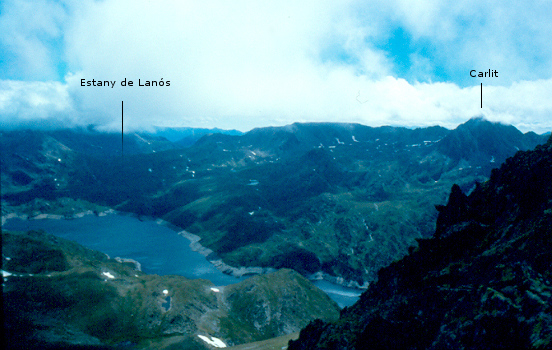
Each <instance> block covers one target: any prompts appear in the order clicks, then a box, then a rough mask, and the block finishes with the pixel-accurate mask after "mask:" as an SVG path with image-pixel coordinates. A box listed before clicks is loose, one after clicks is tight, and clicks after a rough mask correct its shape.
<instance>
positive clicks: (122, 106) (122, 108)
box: [121, 101, 124, 157]
mask: <svg viewBox="0 0 552 350" xmlns="http://www.w3.org/2000/svg"><path fill="white" fill-rule="evenodd" d="M123 111H124V104H123V101H121V157H122V156H123V152H124V147H123V114H124V112H123Z"/></svg>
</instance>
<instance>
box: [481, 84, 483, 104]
mask: <svg viewBox="0 0 552 350" xmlns="http://www.w3.org/2000/svg"><path fill="white" fill-rule="evenodd" d="M481 108H483V83H481Z"/></svg>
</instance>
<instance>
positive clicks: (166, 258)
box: [2, 214, 361, 308]
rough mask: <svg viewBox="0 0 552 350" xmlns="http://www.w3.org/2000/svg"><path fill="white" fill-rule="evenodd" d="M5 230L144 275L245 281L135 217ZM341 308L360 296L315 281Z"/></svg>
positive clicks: (167, 230)
mask: <svg viewBox="0 0 552 350" xmlns="http://www.w3.org/2000/svg"><path fill="white" fill-rule="evenodd" d="M2 228H3V229H6V230H14V231H28V230H43V231H45V232H46V233H49V234H53V235H55V236H58V237H61V238H64V239H67V240H71V241H74V242H77V243H79V244H81V245H83V246H85V247H87V248H90V249H93V250H97V251H100V252H103V253H105V254H107V255H109V256H110V257H111V258H114V257H120V258H129V259H133V260H136V261H138V262H139V263H140V264H141V266H142V271H143V272H145V273H148V274H157V275H180V276H184V277H186V278H190V279H194V278H203V279H207V280H210V281H211V282H213V283H214V284H215V285H221V286H224V285H229V284H233V283H237V282H239V281H242V280H244V279H245V278H247V277H241V278H237V277H234V276H230V275H227V274H224V273H222V272H221V271H219V270H218V269H217V268H216V267H215V266H214V265H212V264H211V263H209V261H207V259H205V257H204V256H203V255H201V254H200V253H198V252H195V251H193V250H192V249H191V248H190V241H189V240H188V239H187V238H185V237H183V236H181V235H179V234H177V231H175V230H174V229H173V228H171V227H169V226H165V225H160V224H158V223H157V222H156V221H155V220H151V219H149V220H139V219H138V218H136V217H134V216H129V215H120V214H110V215H105V216H96V215H86V216H84V217H82V218H77V219H68V220H65V219H61V220H55V219H31V220H22V219H18V218H12V219H9V220H7V221H6V223H5V224H4V225H3V226H2ZM312 282H313V283H314V284H315V285H316V286H317V287H318V288H320V289H322V290H323V291H324V292H325V293H326V294H327V295H328V296H329V297H330V298H332V299H333V300H334V301H335V302H337V303H338V305H339V306H340V307H342V308H343V307H345V306H350V305H352V304H354V303H355V302H356V301H357V300H358V298H359V296H360V294H361V291H360V290H358V289H354V288H347V287H344V286H341V285H337V284H334V283H330V282H328V281H324V280H314V281H312Z"/></svg>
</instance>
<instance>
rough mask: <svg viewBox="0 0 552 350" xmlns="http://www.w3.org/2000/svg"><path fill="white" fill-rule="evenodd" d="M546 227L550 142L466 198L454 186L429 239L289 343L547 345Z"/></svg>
mask: <svg viewBox="0 0 552 350" xmlns="http://www.w3.org/2000/svg"><path fill="white" fill-rule="evenodd" d="M551 228H552V140H550V141H549V142H548V143H547V144H546V145H543V146H537V148H536V149H535V150H534V151H527V152H518V153H517V154H516V155H515V156H514V157H512V158H509V159H508V160H507V161H506V162H505V163H504V164H503V165H502V166H501V168H500V169H499V170H495V171H493V172H492V175H491V178H490V179H489V181H487V182H485V183H483V184H481V185H478V186H477V187H476V188H475V189H474V190H473V192H472V193H471V194H470V195H468V196H466V195H464V194H462V193H461V191H459V188H457V187H453V189H452V193H451V195H450V199H449V202H448V204H447V205H446V206H443V207H440V208H439V218H438V224H437V232H436V235H435V237H434V238H432V239H424V240H419V247H418V248H417V249H415V250H413V251H412V252H411V254H409V255H408V256H406V257H405V258H403V259H402V260H400V261H397V262H395V263H393V264H391V265H390V266H388V267H386V268H383V269H382V270H380V272H379V274H378V281H377V283H375V284H372V285H371V286H370V287H369V288H368V290H367V291H366V292H365V293H364V294H363V295H362V296H361V298H360V300H359V301H358V302H357V303H356V304H355V305H353V306H352V307H350V308H347V309H345V310H343V311H342V313H341V316H340V319H339V321H337V322H334V323H326V322H321V321H315V322H313V323H311V324H310V325H309V326H307V327H306V328H305V329H303V330H302V331H301V335H300V338H299V340H297V341H292V342H291V343H290V346H289V349H290V350H297V349H381V348H388V349H406V348H408V349H491V348H495V349H498V348H500V349H503V348H517V349H526V348H549V347H550V346H552V317H550V315H551V314H552V309H551V306H550V305H552V269H551V266H552V256H551V255H550V251H551V249H552V243H551V242H552V241H551V240H550V233H551V232H552V231H551V230H552V229H551Z"/></svg>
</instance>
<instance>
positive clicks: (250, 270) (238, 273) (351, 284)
mask: <svg viewBox="0 0 552 350" xmlns="http://www.w3.org/2000/svg"><path fill="white" fill-rule="evenodd" d="M111 214H118V215H124V216H132V217H135V218H137V219H138V220H140V221H146V220H152V221H155V222H156V223H157V224H158V225H162V226H166V227H169V228H171V229H172V230H174V231H175V232H176V233H177V234H178V235H180V236H182V237H184V238H186V239H188V240H189V241H190V248H191V249H192V251H194V252H197V253H199V254H201V255H203V256H204V257H205V259H206V260H207V261H208V262H209V263H211V264H212V265H214V266H215V267H216V268H217V270H219V271H220V272H222V273H224V274H227V275H230V276H233V277H236V278H241V277H246V276H255V275H264V274H268V273H271V272H274V271H276V269H275V268H272V267H260V266H248V267H246V266H241V267H235V266H231V265H228V264H226V263H225V262H224V261H222V259H221V258H219V257H218V256H217V255H216V252H214V251H213V250H211V249H209V248H207V247H204V246H203V245H201V243H199V241H201V237H200V236H198V235H196V234H193V233H190V232H188V231H186V230H182V228H180V227H178V226H175V225H174V224H172V223H171V222H169V221H165V220H163V219H160V218H154V217H145V216H140V215H137V214H135V213H128V212H120V211H117V210H115V209H108V210H104V211H102V212H94V211H93V210H86V211H82V212H78V213H75V214H73V215H70V216H68V215H61V214H46V213H39V214H36V215H30V214H22V213H9V214H6V215H3V216H2V226H4V224H5V222H6V221H7V220H10V219H14V218H17V219H20V220H43V219H51V220H73V219H79V218H82V217H84V216H87V215H96V216H98V217H102V216H106V215H111ZM210 257H211V258H210ZM119 259H121V260H124V261H125V262H131V261H130V260H131V259H125V258H119ZM132 262H133V263H136V265H137V267H138V270H141V266H140V262H138V261H134V260H133V261H132ZM306 277H307V279H309V280H310V281H320V280H324V281H327V282H329V283H332V284H335V285H339V286H342V287H347V288H354V289H358V290H366V289H367V288H368V286H369V283H368V282H366V281H364V283H363V284H362V285H361V284H359V283H358V282H357V281H351V280H345V279H344V278H343V277H337V276H332V275H329V274H327V273H325V272H323V271H318V272H315V273H313V274H311V275H309V276H306Z"/></svg>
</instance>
